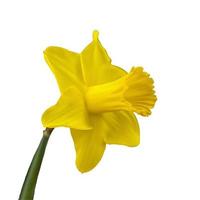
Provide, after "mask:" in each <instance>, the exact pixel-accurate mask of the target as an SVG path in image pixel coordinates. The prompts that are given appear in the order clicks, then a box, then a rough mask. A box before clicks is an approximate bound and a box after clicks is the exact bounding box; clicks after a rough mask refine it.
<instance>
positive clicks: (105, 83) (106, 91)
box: [42, 31, 156, 172]
mask: <svg viewBox="0 0 200 200" xmlns="http://www.w3.org/2000/svg"><path fill="white" fill-rule="evenodd" d="M98 36H99V33H98V31H94V32H93V41H92V42H91V43H90V44H89V45H88V46H87V47H86V48H85V49H83V51H82V52H81V53H75V52H72V51H69V50H67V49H64V48H61V47H53V46H52V47H48V48H47V49H46V50H45V51H44V57H45V60H46V62H47V64H48V65H49V67H50V69H51V71H52V72H53V73H54V75H55V78H56V80H57V83H58V86H59V89H60V92H61V96H60V98H59V100H58V102H57V103H56V104H55V105H53V106H52V107H50V108H49V109H47V110H46V111H45V112H44V114H43V116H42V123H43V125H44V126H45V127H49V128H55V127H60V126H64V127H69V128H70V129H71V134H72V138H73V140H74V144H75V149H76V165H77V167H78V169H79V170H80V171H81V172H86V171H89V170H91V169H92V168H94V167H95V166H96V165H97V163H98V162H99V161H100V160H101V158H102V155H103V153H104V150H105V147H106V144H120V145H126V146H131V147H134V146H137V145H138V144H139V142H140V131H139V125H138V122H137V119H136V117H135V115H134V112H135V113H138V114H140V115H142V116H148V115H150V114H151V109H152V108H153V106H154V104H155V102H156V96H155V91H154V85H153V79H152V78H150V75H149V74H148V73H146V72H144V70H143V68H142V67H134V68H132V70H131V71H130V73H127V72H126V71H124V70H123V69H121V68H120V67H117V66H114V65H113V64H112V63H111V59H110V57H109V56H108V54H107V52H106V50H105V49H104V48H103V46H102V45H101V43H100V41H99V39H98Z"/></svg>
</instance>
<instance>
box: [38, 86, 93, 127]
mask: <svg viewBox="0 0 200 200" xmlns="http://www.w3.org/2000/svg"><path fill="white" fill-rule="evenodd" d="M42 123H43V126H44V127H49V128H55V127H60V126H65V127H70V128H77V129H81V130H88V129H91V128H92V126H91V123H90V119H89V114H88V112H87V109H86V106H85V102H84V98H83V96H82V94H81V92H80V91H79V90H78V89H76V88H75V87H70V88H68V89H67V90H66V91H65V92H64V93H63V94H62V95H61V97H60V99H59V100H58V102H57V103H56V104H55V105H54V106H52V107H50V108H49V109H47V110H46V111H45V112H44V114H43V115H42Z"/></svg>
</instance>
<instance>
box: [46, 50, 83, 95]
mask: <svg viewBox="0 0 200 200" xmlns="http://www.w3.org/2000/svg"><path fill="white" fill-rule="evenodd" d="M44 58H45V60H46V62H47V64H48V65H49V67H50V69H51V71H52V72H53V73H54V75H55V77H56V80H57V82H58V86H59V88H60V91H61V93H62V92H63V91H65V90H66V89H67V88H68V87H70V86H72V85H76V86H77V87H78V88H82V86H83V84H82V83H83V75H82V69H81V63H80V55H79V54H77V53H74V52H71V51H68V50H67V49H64V48H61V47H53V46H51V47H48V48H47V49H46V50H45V51H44Z"/></svg>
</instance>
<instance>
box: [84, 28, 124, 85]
mask: <svg viewBox="0 0 200 200" xmlns="http://www.w3.org/2000/svg"><path fill="white" fill-rule="evenodd" d="M81 64H82V69H83V76H84V80H85V83H86V84H87V85H88V86H92V85H97V84H103V83H106V82H109V81H113V80H115V79H117V78H119V77H121V76H122V74H123V75H125V74H126V72H125V71H124V70H122V69H121V68H119V67H115V66H113V65H112V64H111V59H110V58H109V56H108V54H107V52H106V50H105V49H104V47H103V46H102V45H101V43H100V41H99V39H98V32H97V31H94V33H93V41H92V42H91V43H90V44H89V45H88V46H87V47H86V48H85V49H84V50H83V51H82V52H81Z"/></svg>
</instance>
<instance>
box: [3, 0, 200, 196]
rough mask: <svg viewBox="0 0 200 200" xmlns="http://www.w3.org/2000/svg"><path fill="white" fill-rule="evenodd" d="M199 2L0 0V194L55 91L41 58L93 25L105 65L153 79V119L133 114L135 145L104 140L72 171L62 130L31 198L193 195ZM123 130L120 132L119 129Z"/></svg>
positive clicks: (196, 185) (10, 190) (199, 168)
mask: <svg viewBox="0 0 200 200" xmlns="http://www.w3.org/2000/svg"><path fill="white" fill-rule="evenodd" d="M199 19H200V6H199V4H198V1H194V0H190V1H189V0H188V1H184V0H182V1H178V0H168V1H162V0H157V1H156V0H153V1H144V0H138V1H134V0H132V1H128V0H123V1H117V0H116V1H108V0H101V1H95V0H93V1H92V0H91V1H90V0H85V1H81V0H72V1H67V0H65V1H64V0H63V1H60V0H54V1H51V0H48V1H47V0H43V1H42V0H40V1H36V0H35V1H27V0H24V1H23V0H18V1H15V0H5V1H3V0H1V1H0V199H1V200H16V199H18V195H19V192H20V189H21V186H22V183H23V180H24V176H25V174H26V171H27V169H28V166H29V164H30V161H31V159H32V156H33V153H34V151H35V149H36V148H37V145H38V143H39V141H40V139H41V136H42V130H43V127H42V125H41V122H40V117H41V114H42V113H43V111H44V110H45V109H46V108H47V107H49V106H50V105H52V104H54V103H55V102H56V100H57V98H58V97H59V92H58V88H57V85H56V81H55V79H54V77H53V75H52V74H51V72H50V70H49V68H48V66H47V65H46V64H45V62H44V59H43V50H44V49H45V48H46V47H47V46H50V45H57V46H62V47H66V48H68V49H71V50H73V51H77V52H80V51H81V50H82V49H83V48H84V47H85V46H86V45H87V44H88V43H89V42H90V41H91V38H92V31H93V29H98V30H99V31H100V40H101V41H102V44H103V45H104V46H105V48H106V49H107V51H108V53H109V55H110V57H111V58H112V61H113V63H114V64H116V65H118V66H121V67H123V68H124V69H126V70H129V69H130V68H131V66H133V65H142V66H144V68H145V70H146V71H148V72H150V73H151V75H152V77H153V78H154V80H155V86H156V91H157V96H158V101H157V104H156V106H155V109H154V110H153V114H152V116H150V117H149V118H142V117H140V116H138V120H139V122H140V127H141V145H140V146H139V147H137V148H128V147H124V146H117V145H111V146H107V149H106V152H105V154H104V156H103V159H102V160H101V162H100V164H99V165H98V166H97V167H96V168H95V169H94V170H92V171H91V172H89V173H85V174H81V173H80V172H79V171H78V170H77V169H76V167H75V163H74V160H75V151H74V146H73V141H72V139H71V136H70V134H69V130H68V129H66V128H59V129H56V130H55V131H54V133H53V135H52V137H51V138H50V141H49V144H48V147H47V152H46V155H45V158H44V162H43V165H42V168H41V173H40V176H39V179H38V184H37V188H36V194H35V200H57V199H58V200H64V199H71V200H78V199H82V200H93V199H95V200H100V199H116V200H118V199H126V200H133V199H135V200H147V199H152V200H169V199H170V200H177V199H181V200H183V199H184V200H188V199H191V200H199V199H200V128H199V126H200V118H199V116H200V114H199V113H200V106H199V104H200V97H199V93H200V89H199V87H200V73H199V72H200V70H199V68H200V20H199ZM122 131H123V130H122Z"/></svg>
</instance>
